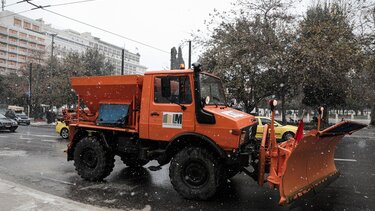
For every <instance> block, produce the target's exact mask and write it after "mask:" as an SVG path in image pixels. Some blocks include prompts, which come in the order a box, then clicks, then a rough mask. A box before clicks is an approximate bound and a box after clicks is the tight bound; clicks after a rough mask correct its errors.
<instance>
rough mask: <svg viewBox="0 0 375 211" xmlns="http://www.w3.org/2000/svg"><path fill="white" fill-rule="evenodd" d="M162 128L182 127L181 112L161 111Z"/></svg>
mask: <svg viewBox="0 0 375 211" xmlns="http://www.w3.org/2000/svg"><path fill="white" fill-rule="evenodd" d="M163 128H182V113H177V112H163Z"/></svg>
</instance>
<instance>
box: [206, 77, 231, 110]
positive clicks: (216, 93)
mask: <svg viewBox="0 0 375 211" xmlns="http://www.w3.org/2000/svg"><path fill="white" fill-rule="evenodd" d="M200 83H201V84H200V88H201V90H200V91H201V97H202V98H203V100H205V103H206V104H213V105H215V104H216V105H218V104H219V105H220V104H221V105H225V102H226V101H225V95H224V89H223V85H222V84H221V80H220V79H218V78H215V77H213V76H210V75H207V74H204V73H201V74H200ZM207 97H208V98H207Z"/></svg>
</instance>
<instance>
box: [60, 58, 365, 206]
mask: <svg viewBox="0 0 375 211" xmlns="http://www.w3.org/2000/svg"><path fill="white" fill-rule="evenodd" d="M71 85H72V87H73V89H74V90H75V92H76V93H77V95H78V106H77V117H76V119H75V121H72V122H71V123H70V124H69V129H70V130H69V144H68V149H67V159H68V161H70V160H74V166H75V168H76V170H77V172H78V174H79V175H80V176H81V177H82V178H83V179H86V180H89V181H100V180H102V179H104V178H105V177H107V176H108V175H109V174H110V173H111V171H112V170H113V167H114V161H115V160H114V156H115V155H117V156H119V157H121V160H122V161H123V162H124V164H126V165H127V166H129V167H140V166H144V165H146V164H147V163H148V162H149V161H151V160H157V161H158V165H154V166H149V167H148V168H149V169H150V170H152V171H156V170H159V169H161V167H162V166H163V165H165V164H168V163H170V166H169V176H170V180H171V183H172V185H173V187H174V188H175V190H176V191H177V192H178V193H179V194H180V195H181V196H182V197H184V198H187V199H203V200H204V199H207V198H210V197H212V196H213V195H214V194H215V193H216V192H217V190H218V189H219V188H220V186H221V185H222V184H223V183H225V182H226V181H227V179H228V178H231V177H233V176H234V175H236V174H237V173H239V172H245V173H246V174H248V175H249V176H251V177H252V178H253V179H254V180H255V181H257V182H258V184H259V185H263V183H265V182H268V183H269V185H270V186H271V187H272V188H278V189H279V192H280V201H279V203H280V204H286V203H289V202H291V201H293V200H294V199H297V198H299V197H301V196H302V195H304V194H306V193H315V192H316V191H317V190H318V189H320V187H322V186H323V185H324V184H328V183H329V182H330V181H332V180H333V179H335V178H337V176H338V171H337V170H336V167H335V164H334V152H335V146H336V144H337V142H338V141H339V140H340V139H342V137H343V136H344V135H345V134H351V133H352V132H354V131H356V130H359V129H361V128H363V127H365V126H366V125H362V124H359V123H355V122H341V123H339V124H337V125H334V126H332V127H330V128H327V129H325V130H323V131H319V130H314V131H311V132H310V133H308V134H307V135H304V136H303V137H302V138H297V137H296V138H295V139H294V138H290V139H289V140H288V141H285V142H282V143H277V142H276V139H275V132H274V131H275V130H274V125H273V124H270V125H269V129H265V130H264V134H263V139H262V140H257V139H256V138H255V134H256V127H257V121H256V118H255V117H254V116H251V115H249V114H247V113H244V112H241V111H238V110H235V109H232V108H230V107H229V106H228V105H227V104H226V100H225V94H224V89H223V86H222V83H221V80H220V79H219V78H218V77H215V76H213V75H211V74H208V73H205V72H202V67H201V65H200V64H199V63H194V64H193V68H192V70H164V71H149V72H146V73H145V74H144V75H127V76H97V77H77V78H72V79H71ZM271 109H272V110H273V109H274V104H272V105H271ZM272 119H274V118H272ZM302 131H303V130H302ZM302 135H303V133H302ZM153 163H156V162H153Z"/></svg>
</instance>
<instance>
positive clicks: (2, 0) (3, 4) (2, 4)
mask: <svg viewBox="0 0 375 211" xmlns="http://www.w3.org/2000/svg"><path fill="white" fill-rule="evenodd" d="M4 8H5V0H1V9H2V11H4Z"/></svg>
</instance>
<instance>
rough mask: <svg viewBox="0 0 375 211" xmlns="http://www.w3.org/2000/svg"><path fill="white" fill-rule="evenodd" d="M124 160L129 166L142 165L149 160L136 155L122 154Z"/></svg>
mask: <svg viewBox="0 0 375 211" xmlns="http://www.w3.org/2000/svg"><path fill="white" fill-rule="evenodd" d="M121 160H122V162H123V163H124V164H125V165H127V166H129V167H142V166H144V165H146V164H147V163H148V162H149V161H148V160H141V159H137V158H134V157H127V156H121Z"/></svg>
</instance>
